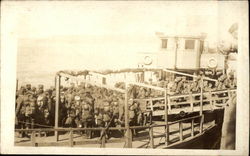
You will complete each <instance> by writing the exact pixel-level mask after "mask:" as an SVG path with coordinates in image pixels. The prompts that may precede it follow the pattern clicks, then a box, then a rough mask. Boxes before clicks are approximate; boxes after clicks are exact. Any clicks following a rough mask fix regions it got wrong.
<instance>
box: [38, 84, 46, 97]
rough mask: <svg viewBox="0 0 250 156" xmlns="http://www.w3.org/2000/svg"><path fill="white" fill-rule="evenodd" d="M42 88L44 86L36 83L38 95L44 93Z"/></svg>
mask: <svg viewBox="0 0 250 156" xmlns="http://www.w3.org/2000/svg"><path fill="white" fill-rule="evenodd" d="M43 89H44V86H43V85H41V84H39V85H38V91H37V94H38V96H39V95H41V94H43V93H44V90H43Z"/></svg>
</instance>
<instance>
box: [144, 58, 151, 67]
mask: <svg viewBox="0 0 250 156" xmlns="http://www.w3.org/2000/svg"><path fill="white" fill-rule="evenodd" d="M152 62H153V60H152V58H151V57H150V56H145V57H144V64H145V65H150V64H152Z"/></svg>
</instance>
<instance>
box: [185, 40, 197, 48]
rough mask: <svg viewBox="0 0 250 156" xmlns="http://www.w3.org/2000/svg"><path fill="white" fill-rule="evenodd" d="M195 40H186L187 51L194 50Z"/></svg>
mask: <svg viewBox="0 0 250 156" xmlns="http://www.w3.org/2000/svg"><path fill="white" fill-rule="evenodd" d="M194 41H195V40H186V41H185V49H194V43H195V42H194Z"/></svg>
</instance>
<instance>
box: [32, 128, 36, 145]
mask: <svg viewBox="0 0 250 156" xmlns="http://www.w3.org/2000/svg"><path fill="white" fill-rule="evenodd" d="M31 146H36V134H35V131H32V132H31Z"/></svg>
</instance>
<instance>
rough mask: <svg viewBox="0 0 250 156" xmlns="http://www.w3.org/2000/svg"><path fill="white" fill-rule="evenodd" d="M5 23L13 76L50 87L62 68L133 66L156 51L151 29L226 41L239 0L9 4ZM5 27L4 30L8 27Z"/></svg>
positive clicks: (235, 19)
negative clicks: (13, 39) (13, 55)
mask: <svg viewBox="0 0 250 156" xmlns="http://www.w3.org/2000/svg"><path fill="white" fill-rule="evenodd" d="M6 6H7V7H5V8H6V10H4V13H5V15H7V16H6V17H7V19H6V21H7V23H8V22H9V23H11V24H9V25H8V24H6V27H8V26H9V27H10V28H11V30H12V32H14V33H15V34H16V36H17V38H18V42H17V78H18V79H19V81H20V83H21V84H24V83H35V84H39V83H47V84H48V85H52V84H53V83H54V82H53V80H54V79H53V77H54V75H55V72H57V71H59V70H65V69H76V70H83V69H120V68H126V67H135V66H136V61H137V60H136V53H138V52H157V50H158V49H159V46H160V44H159V39H158V38H157V36H156V35H155V33H156V32H165V33H166V34H200V33H202V32H204V33H207V40H208V42H209V46H211V47H215V46H216V44H217V43H218V42H219V41H221V40H230V37H231V36H230V35H229V33H228V29H229V27H230V26H231V25H232V24H233V23H235V22H239V17H240V14H241V8H242V3H240V2H215V1H213V2H212V1H211V2H208V1H198V2H193V1H188V2H184V1H169V2H164V1H149V2H147V1H135V2H132V1H129V2H127V1H119V2H115V1H109V2H104V1H83V2H82V1H73V2H69V1H63V2H58V1H54V2H53V1H47V2H46V1H43V2H34V1H29V2H27V1H26V2H25V1H24V2H21V3H20V2H13V3H11V2H8V3H6ZM10 28H9V30H10Z"/></svg>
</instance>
